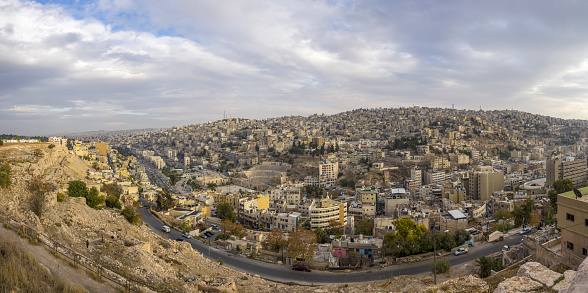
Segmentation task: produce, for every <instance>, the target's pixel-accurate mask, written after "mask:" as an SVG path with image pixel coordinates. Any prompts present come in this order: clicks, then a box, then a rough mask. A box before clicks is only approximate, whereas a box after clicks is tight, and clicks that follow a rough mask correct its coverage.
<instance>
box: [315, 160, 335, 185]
mask: <svg viewBox="0 0 588 293" xmlns="http://www.w3.org/2000/svg"><path fill="white" fill-rule="evenodd" d="M338 174H339V164H338V163H337V162H334V163H331V162H326V163H320V164H319V178H320V179H323V180H324V184H325V185H326V186H333V185H335V183H337V175H338Z"/></svg>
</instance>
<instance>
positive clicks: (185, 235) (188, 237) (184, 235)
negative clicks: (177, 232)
mask: <svg viewBox="0 0 588 293" xmlns="http://www.w3.org/2000/svg"><path fill="white" fill-rule="evenodd" d="M182 237H184V238H186V239H190V238H192V235H190V234H188V233H184V234H182Z"/></svg>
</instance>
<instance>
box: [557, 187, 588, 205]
mask: <svg viewBox="0 0 588 293" xmlns="http://www.w3.org/2000/svg"><path fill="white" fill-rule="evenodd" d="M578 190H579V191H580V193H582V195H583V196H582V198H578V200H581V201H585V202H588V187H582V188H580V189H578ZM559 195H561V196H565V197H567V198H576V194H575V193H574V191H573V190H572V191H568V192H564V193H560V194H559Z"/></svg>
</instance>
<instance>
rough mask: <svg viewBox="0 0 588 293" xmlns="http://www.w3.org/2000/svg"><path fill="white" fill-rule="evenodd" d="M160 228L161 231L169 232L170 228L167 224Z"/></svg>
mask: <svg viewBox="0 0 588 293" xmlns="http://www.w3.org/2000/svg"><path fill="white" fill-rule="evenodd" d="M161 230H162V231H163V232H167V233H169V231H170V230H171V229H170V228H169V227H168V226H163V227H161Z"/></svg>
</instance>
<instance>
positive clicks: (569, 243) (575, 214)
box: [557, 187, 588, 261]
mask: <svg viewBox="0 0 588 293" xmlns="http://www.w3.org/2000/svg"><path fill="white" fill-rule="evenodd" d="M579 191H580V192H581V193H582V194H583V196H582V197H576V194H575V193H574V192H573V191H569V192H565V193H562V194H559V195H558V196H557V227H558V228H559V229H560V230H561V251H562V258H563V259H565V260H571V259H575V260H576V261H578V260H579V261H581V260H583V259H584V258H586V256H588V187H584V188H581V189H580V190H579Z"/></svg>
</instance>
